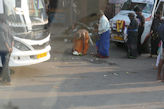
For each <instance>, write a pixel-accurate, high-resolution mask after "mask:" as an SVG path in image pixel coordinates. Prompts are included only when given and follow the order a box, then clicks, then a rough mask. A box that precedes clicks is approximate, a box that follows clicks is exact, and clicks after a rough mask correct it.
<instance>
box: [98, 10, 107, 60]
mask: <svg viewBox="0 0 164 109" xmlns="http://www.w3.org/2000/svg"><path fill="white" fill-rule="evenodd" d="M99 16H100V20H99V26H98V34H99V40H98V41H97V42H96V47H97V57H99V58H108V57H109V46H110V30H109V28H110V25H109V20H108V19H107V17H106V16H105V15H104V13H103V11H102V10H100V14H99Z"/></svg>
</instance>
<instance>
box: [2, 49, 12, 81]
mask: <svg viewBox="0 0 164 109" xmlns="http://www.w3.org/2000/svg"><path fill="white" fill-rule="evenodd" d="M0 56H1V61H2V71H1V74H2V81H3V82H10V81H11V80H10V70H9V60H10V53H8V52H2V53H0Z"/></svg>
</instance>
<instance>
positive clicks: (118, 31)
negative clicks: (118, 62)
mask: <svg viewBox="0 0 164 109" xmlns="http://www.w3.org/2000/svg"><path fill="white" fill-rule="evenodd" d="M156 5H157V0H127V1H126V2H125V3H124V4H123V7H122V9H121V11H120V12H119V13H118V14H117V15H116V16H114V17H113V18H112V19H110V24H111V40H113V41H114V42H119V43H125V42H126V41H127V32H126V28H125V27H127V26H128V25H129V23H130V20H129V18H128V13H134V11H133V9H134V7H136V6H139V7H140V8H141V9H142V14H143V16H144V17H145V30H144V31H143V34H142V36H141V44H143V43H144V41H145V38H146V36H147V35H148V34H149V33H150V29H151V25H152V20H153V16H154V12H155V7H156ZM121 23H124V24H121ZM120 24H121V25H124V26H120ZM118 27H120V28H118ZM116 44H117V43H116Z"/></svg>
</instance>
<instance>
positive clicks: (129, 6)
mask: <svg viewBox="0 0 164 109" xmlns="http://www.w3.org/2000/svg"><path fill="white" fill-rule="evenodd" d="M136 6H138V7H139V8H141V9H142V12H144V13H151V12H152V9H153V4H146V3H135V2H128V1H127V2H125V3H124V5H123V6H122V9H121V10H134V8H135V7H136Z"/></svg>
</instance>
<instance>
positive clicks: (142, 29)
mask: <svg viewBox="0 0 164 109" xmlns="http://www.w3.org/2000/svg"><path fill="white" fill-rule="evenodd" d="M143 31H144V27H143V26H139V28H138V42H137V49H138V53H139V54H141V53H142V44H141V36H142V33H143Z"/></svg>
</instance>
